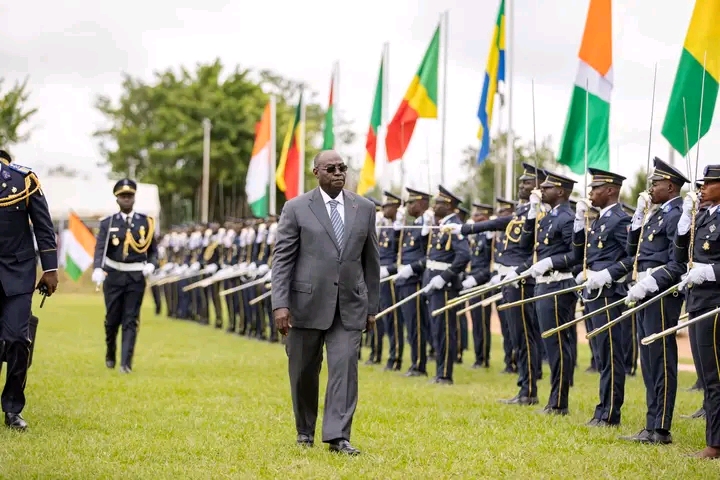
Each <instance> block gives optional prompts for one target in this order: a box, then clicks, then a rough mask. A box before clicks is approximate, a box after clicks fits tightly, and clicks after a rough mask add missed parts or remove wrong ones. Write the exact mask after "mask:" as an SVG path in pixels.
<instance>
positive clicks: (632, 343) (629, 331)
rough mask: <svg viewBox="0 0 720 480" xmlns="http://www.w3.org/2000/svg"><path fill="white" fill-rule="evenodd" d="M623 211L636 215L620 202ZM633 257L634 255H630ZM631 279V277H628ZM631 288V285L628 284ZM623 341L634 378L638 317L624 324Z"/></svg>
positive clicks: (638, 346)
mask: <svg viewBox="0 0 720 480" xmlns="http://www.w3.org/2000/svg"><path fill="white" fill-rule="evenodd" d="M620 206H621V207H622V209H623V211H624V212H625V213H627V214H628V216H630V218H632V216H633V215H635V210H636V207H633V206H631V205H628V204H627V203H624V202H620ZM630 256H632V255H630ZM628 278H629V279H630V277H628ZM628 286H629V284H628ZM622 325H623V329H622V330H623V332H625V333H623V339H624V340H625V347H624V348H625V375H629V376H631V377H634V376H635V374H636V373H637V363H638V355H639V352H640V339H639V338H638V335H637V316H636V315H634V314H633V315H632V316H631V317H630V318H629V319H628V320H627V321H625V322H623V324H622Z"/></svg>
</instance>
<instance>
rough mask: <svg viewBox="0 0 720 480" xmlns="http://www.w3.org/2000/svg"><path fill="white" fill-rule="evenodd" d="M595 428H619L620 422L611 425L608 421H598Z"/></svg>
mask: <svg viewBox="0 0 720 480" xmlns="http://www.w3.org/2000/svg"><path fill="white" fill-rule="evenodd" d="M594 426H595V427H614V428H617V427H619V426H620V422H618V423H610V422H608V421H607V420H598V421H597V423H596V424H595V425H594Z"/></svg>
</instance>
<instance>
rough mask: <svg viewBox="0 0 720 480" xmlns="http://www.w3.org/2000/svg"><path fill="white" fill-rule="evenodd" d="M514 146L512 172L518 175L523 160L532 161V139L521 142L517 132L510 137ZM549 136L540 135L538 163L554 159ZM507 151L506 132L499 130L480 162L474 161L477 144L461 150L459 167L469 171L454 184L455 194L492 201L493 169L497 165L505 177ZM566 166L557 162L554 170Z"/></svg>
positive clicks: (560, 169) (543, 164) (478, 200)
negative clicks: (488, 150) (485, 155)
mask: <svg viewBox="0 0 720 480" xmlns="http://www.w3.org/2000/svg"><path fill="white" fill-rule="evenodd" d="M513 140H514V142H513V149H514V152H515V154H514V158H515V174H516V176H519V175H520V172H522V163H523V162H528V163H531V164H534V162H535V148H534V145H533V142H532V141H531V142H527V143H523V141H522V139H521V138H519V137H518V136H517V135H514V137H513ZM550 145H551V139H550V137H547V138H545V139H543V141H542V142H541V143H540V144H539V145H538V146H537V162H538V166H539V167H541V168H542V167H549V166H550V165H552V164H553V161H554V159H555V152H554V151H553V149H552V147H551V146H550ZM506 151H507V135H506V134H505V133H502V134H500V135H498V136H496V137H494V138H493V139H492V143H491V146H490V155H489V157H488V158H487V160H485V161H484V162H482V163H481V164H480V165H477V163H476V161H477V153H478V152H477V148H476V147H473V146H468V147H466V148H465V150H464V151H463V159H462V167H461V168H462V169H463V170H465V171H466V172H468V175H467V176H466V178H465V180H463V181H462V182H461V183H460V185H459V186H458V187H457V189H456V190H457V194H458V195H459V196H461V197H462V198H463V199H465V202H466V203H467V204H469V203H470V202H473V201H474V202H480V203H488V204H491V205H492V204H494V203H495V201H494V200H495V199H494V197H495V169H496V168H498V164H499V165H501V167H500V168H502V170H503V175H502V178H504V170H505V168H504V165H505V157H506V153H505V152H506ZM564 168H565V167H563V166H559V165H558V166H557V168H555V170H557V172H558V173H560V172H561V171H563V170H564Z"/></svg>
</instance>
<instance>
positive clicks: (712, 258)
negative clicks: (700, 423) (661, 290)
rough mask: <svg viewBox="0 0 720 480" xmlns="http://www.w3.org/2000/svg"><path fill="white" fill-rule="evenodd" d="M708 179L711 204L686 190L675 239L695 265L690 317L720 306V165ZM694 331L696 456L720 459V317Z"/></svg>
mask: <svg viewBox="0 0 720 480" xmlns="http://www.w3.org/2000/svg"><path fill="white" fill-rule="evenodd" d="M703 177H704V178H703V186H702V190H701V192H702V202H703V203H705V202H707V203H708V204H709V207H707V208H705V209H702V210H701V209H700V208H699V201H700V199H698V197H697V195H696V193H695V192H688V193H687V194H685V199H684V201H683V206H682V216H681V217H680V221H679V222H678V225H677V235H676V238H675V242H674V243H675V249H674V250H675V260H676V261H679V262H687V263H688V267H689V270H688V273H687V274H686V275H685V276H684V277H683V280H682V282H681V283H680V287H681V290H683V291H685V292H686V298H687V301H686V304H685V310H686V311H687V312H688V314H689V320H692V319H694V318H696V317H698V316H700V315H702V314H704V313H707V312H710V311H712V310H715V309H717V308H718V307H720V298H718V282H719V281H720V213H719V209H718V205H720V165H708V166H706V167H705V170H704V172H703ZM698 210H699V211H698ZM696 212H697V213H696ZM693 214H695V219H694V222H693ZM693 227H694V231H693ZM689 329H690V332H689V333H690V344H691V347H692V350H693V354H694V355H693V357H697V358H696V359H695V363H696V364H697V366H698V367H700V368H699V371H698V376H699V378H700V383H701V385H702V388H703V395H704V401H703V406H704V410H705V419H706V420H705V421H706V423H705V443H706V445H707V446H706V447H705V448H704V449H703V450H701V451H699V452H697V453H696V454H695V455H694V456H696V457H699V458H720V368H718V348H719V347H720V315H714V316H711V317H710V318H707V319H705V320H701V321H700V322H698V323H694V324H691V325H690V327H689ZM666 338H667V337H666ZM658 342H659V341H658ZM658 342H655V343H658Z"/></svg>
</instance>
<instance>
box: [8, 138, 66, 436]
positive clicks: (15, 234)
mask: <svg viewBox="0 0 720 480" xmlns="http://www.w3.org/2000/svg"><path fill="white" fill-rule="evenodd" d="M31 222H32V228H31V227H30V223H31ZM33 235H34V237H35V241H36V242H37V250H38V252H39V256H40V264H41V266H42V270H43V274H42V277H41V278H40V281H39V283H36V279H37V257H36V253H35V242H34V241H33ZM57 260H58V259H57V243H56V238H55V229H54V228H53V223H52V218H51V217H50V211H49V208H48V204H47V200H46V199H45V196H44V194H43V191H42V189H41V188H40V181H39V180H38V178H37V176H36V175H35V174H34V173H33V172H32V171H31V170H30V169H29V168H27V167H23V166H21V165H16V164H14V163H12V160H11V157H10V155H9V154H8V153H7V152H6V151H4V150H0V312H1V313H0V362H1V361H2V359H3V358H4V360H5V362H6V363H7V375H6V378H5V388H4V389H3V391H2V409H3V412H4V413H5V425H6V426H7V427H9V428H11V429H14V430H25V429H26V428H27V423H26V422H25V420H24V419H23V417H22V415H21V413H22V411H23V408H25V383H26V381H27V371H28V365H29V363H30V360H31V351H32V350H31V348H32V347H31V346H32V340H33V337H32V335H31V331H30V317H31V315H32V313H31V311H30V310H31V306H32V295H33V291H34V290H35V289H36V288H37V289H39V290H40V293H42V294H44V295H47V296H50V295H52V294H53V293H55V290H56V289H57V285H58V275H57V268H58V264H57ZM0 365H1V363H0Z"/></svg>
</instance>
